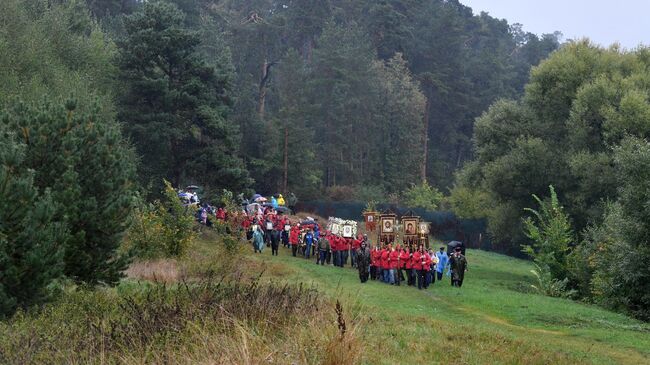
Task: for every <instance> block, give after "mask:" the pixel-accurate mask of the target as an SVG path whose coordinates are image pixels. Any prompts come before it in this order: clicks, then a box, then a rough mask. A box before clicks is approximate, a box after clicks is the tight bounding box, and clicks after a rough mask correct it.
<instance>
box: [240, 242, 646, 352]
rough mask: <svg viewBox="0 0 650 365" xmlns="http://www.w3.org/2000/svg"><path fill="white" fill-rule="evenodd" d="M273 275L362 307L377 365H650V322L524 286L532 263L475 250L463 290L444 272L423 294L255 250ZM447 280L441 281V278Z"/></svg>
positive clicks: (470, 254) (470, 255) (283, 254)
mask: <svg viewBox="0 0 650 365" xmlns="http://www.w3.org/2000/svg"><path fill="white" fill-rule="evenodd" d="M251 257H253V258H254V259H255V260H257V261H261V262H263V263H264V264H265V265H267V266H268V267H269V268H270V269H269V270H267V271H266V274H265V275H266V277H268V278H269V279H272V280H278V279H280V280H286V281H289V282H296V281H301V282H304V283H312V284H314V285H315V286H317V287H318V288H319V289H320V290H322V291H324V292H325V293H326V294H327V295H330V296H332V297H337V298H341V299H342V301H343V303H345V304H346V305H347V306H348V308H351V307H352V308H355V307H358V306H359V304H360V305H361V306H362V307H361V308H362V311H363V313H364V317H365V320H363V322H362V324H361V328H362V333H363V335H364V337H365V339H366V340H367V344H366V348H365V355H364V363H372V364H395V363H400V364H437V363H447V364H461V363H471V364H518V363H525V364H533V363H540V364H550V363H552V364H576V363H595V364H613V363H616V364H619V363H620V364H650V326H648V325H647V324H643V323H641V322H638V321H635V320H633V319H630V318H628V317H625V316H623V315H620V314H616V313H612V312H609V311H606V310H603V309H600V308H598V307H595V306H590V305H584V304H580V303H576V302H573V301H569V300H563V299H556V298H550V297H545V296H540V295H534V294H526V293H524V292H522V291H517V290H516V289H517V288H522V287H523V288H527V287H529V285H530V283H532V280H533V277H532V274H531V273H530V269H531V268H532V266H531V265H530V264H529V263H527V262H526V261H523V260H517V259H514V258H510V257H506V256H503V255H498V254H493V253H489V252H484V251H477V250H469V251H468V261H469V265H470V266H469V268H470V271H469V272H468V273H467V274H466V280H465V283H464V285H463V288H462V289H460V290H459V289H456V288H452V287H450V285H449V283H448V280H447V279H446V278H445V280H444V281H443V283H438V282H437V283H436V284H435V285H434V286H433V288H431V287H430V288H429V290H426V291H424V290H423V291H418V290H417V289H415V288H412V287H407V286H401V287H390V286H387V285H385V284H382V283H379V282H368V283H366V284H361V283H360V282H359V280H358V277H357V274H356V271H354V270H352V269H349V268H345V269H340V268H334V267H327V266H324V267H323V266H317V265H315V263H314V261H312V260H309V261H307V260H304V259H298V258H293V257H291V255H290V253H289V250H287V249H284V248H281V249H280V256H278V257H273V256H271V253H270V250H268V249H267V250H265V251H264V253H263V254H262V255H259V254H258V255H253V254H251ZM441 284H442V285H441Z"/></svg>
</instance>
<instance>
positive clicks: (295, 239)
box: [289, 224, 300, 257]
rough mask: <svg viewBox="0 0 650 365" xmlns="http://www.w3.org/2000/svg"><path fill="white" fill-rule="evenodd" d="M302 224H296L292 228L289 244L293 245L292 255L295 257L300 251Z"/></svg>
mask: <svg viewBox="0 0 650 365" xmlns="http://www.w3.org/2000/svg"><path fill="white" fill-rule="evenodd" d="M299 237H300V224H296V225H295V226H293V227H291V232H290V233H289V243H290V244H291V254H292V255H293V257H296V252H297V251H298V243H299V241H300V239H299Z"/></svg>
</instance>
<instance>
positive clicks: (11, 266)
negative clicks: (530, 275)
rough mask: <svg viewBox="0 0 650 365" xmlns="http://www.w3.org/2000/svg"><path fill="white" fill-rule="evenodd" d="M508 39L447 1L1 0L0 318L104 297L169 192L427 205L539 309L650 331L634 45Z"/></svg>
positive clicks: (645, 106) (648, 171) (484, 17)
mask: <svg viewBox="0 0 650 365" xmlns="http://www.w3.org/2000/svg"><path fill="white" fill-rule="evenodd" d="M524 27H525V26H522V25H521V24H510V23H508V22H507V20H502V19H496V18H494V17H492V16H490V15H488V14H487V13H479V14H476V13H475V12H473V11H472V9H471V8H469V7H467V6H465V5H463V4H462V3H461V2H460V1H458V0H426V1H418V0H380V1H375V0H322V1H311V0H284V1H283V0H246V1H237V0H167V1H165V0H156V1H146V2H144V1H138V0H86V1H83V0H70V1H66V0H3V1H2V2H0V66H1V67H0V120H1V121H2V122H1V123H0V139H1V143H0V187H1V188H0V222H1V223H2V225H1V226H0V313H5V314H10V313H13V312H14V311H15V310H16V309H17V308H20V307H28V306H30V305H34V304H38V303H42V302H46V301H47V300H49V298H50V296H51V295H52V290H51V289H52V286H53V283H56V282H57V280H59V279H60V278H67V279H70V280H73V281H75V282H78V283H89V284H92V285H95V284H109V285H110V284H115V283H117V282H118V281H119V280H120V278H121V275H122V274H121V273H122V271H123V270H124V268H125V267H126V265H127V264H128V262H129V257H128V255H125V254H124V255H123V254H122V251H121V250H120V247H121V245H122V240H123V237H124V234H125V232H127V231H128V230H129V227H131V225H132V224H133V220H134V218H133V214H134V213H135V212H142V210H143V209H146V208H143V206H146V205H147V202H152V201H153V200H154V199H159V198H161V196H162V195H163V194H161V193H160V192H161V191H163V189H164V186H165V184H164V181H165V180H167V181H169V182H170V183H171V186H174V187H183V186H186V185H191V184H196V185H199V186H201V187H202V188H203V189H204V192H205V196H206V197H209V199H211V200H213V201H215V202H216V201H218V200H219V199H221V197H222V195H223V194H224V191H225V190H224V189H226V190H227V191H229V192H233V193H236V194H239V193H243V194H245V195H247V196H250V195H251V194H252V193H254V192H258V193H260V194H264V195H270V194H276V193H284V194H287V193H289V192H291V193H295V194H296V196H298V198H299V199H301V200H314V199H330V200H359V201H364V202H365V201H371V200H375V201H379V202H388V201H390V202H399V203H401V204H404V205H412V204H411V202H413V201H418V200H427V198H428V200H429V201H428V203H425V204H423V205H422V206H423V207H424V208H433V209H435V208H442V209H450V210H453V212H454V213H455V214H456V215H457V216H458V217H460V218H470V219H487V221H488V227H489V234H490V236H491V237H492V239H493V241H494V242H495V243H496V247H497V249H498V250H499V251H502V252H507V253H519V252H521V251H522V249H523V250H524V252H526V253H527V254H528V255H529V256H530V258H531V259H533V260H534V262H535V263H536V264H537V265H538V269H539V271H540V273H541V275H546V276H545V277H546V278H547V283H548V285H549V287H553V288H556V289H557V290H556V291H555V292H556V293H558V296H568V297H572V298H575V299H581V300H584V301H588V302H595V303H599V304H601V305H604V306H607V307H611V308H614V309H616V310H620V311H623V312H626V313H629V314H631V315H633V316H635V317H638V318H641V319H644V320H648V319H650V298H649V297H648V293H650V280H648V279H649V278H650V265H648V262H649V261H648V260H650V224H649V223H648V222H650V207H649V206H648V204H647V202H648V201H649V200H650V186H649V185H648V181H650V144H649V143H648V142H647V140H646V138H648V134H649V133H650V127H649V126H650V102H649V100H650V50H649V49H647V48H643V47H640V48H638V49H635V50H623V49H620V47H618V46H616V45H613V46H611V47H609V48H603V47H600V46H596V45H594V44H592V43H590V42H589V40H586V39H585V40H568V41H566V42H563V40H562V36H561V34H560V33H559V32H554V33H553V32H550V33H548V34H541V35H536V34H532V33H530V32H526V31H525V30H524V29H525V28H524ZM414 196H415V197H414ZM422 196H424V199H421V198H422ZM413 204H415V203H413Z"/></svg>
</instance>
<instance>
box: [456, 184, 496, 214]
mask: <svg viewBox="0 0 650 365" xmlns="http://www.w3.org/2000/svg"><path fill="white" fill-rule="evenodd" d="M449 203H450V205H451V209H452V211H453V212H454V214H455V215H456V216H457V217H458V218H463V219H478V218H486V217H487V216H488V213H489V210H490V209H489V207H490V199H489V196H488V193H487V192H485V191H482V190H480V189H472V188H467V187H463V186H455V187H454V188H453V189H452V190H451V195H450V196H449Z"/></svg>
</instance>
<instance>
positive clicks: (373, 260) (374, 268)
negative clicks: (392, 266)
mask: <svg viewBox="0 0 650 365" xmlns="http://www.w3.org/2000/svg"><path fill="white" fill-rule="evenodd" d="M380 259H381V252H380V251H379V245H377V246H375V247H373V248H372V250H371V251H370V279H372V280H377V276H378V275H377V273H378V272H379V260H380Z"/></svg>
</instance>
